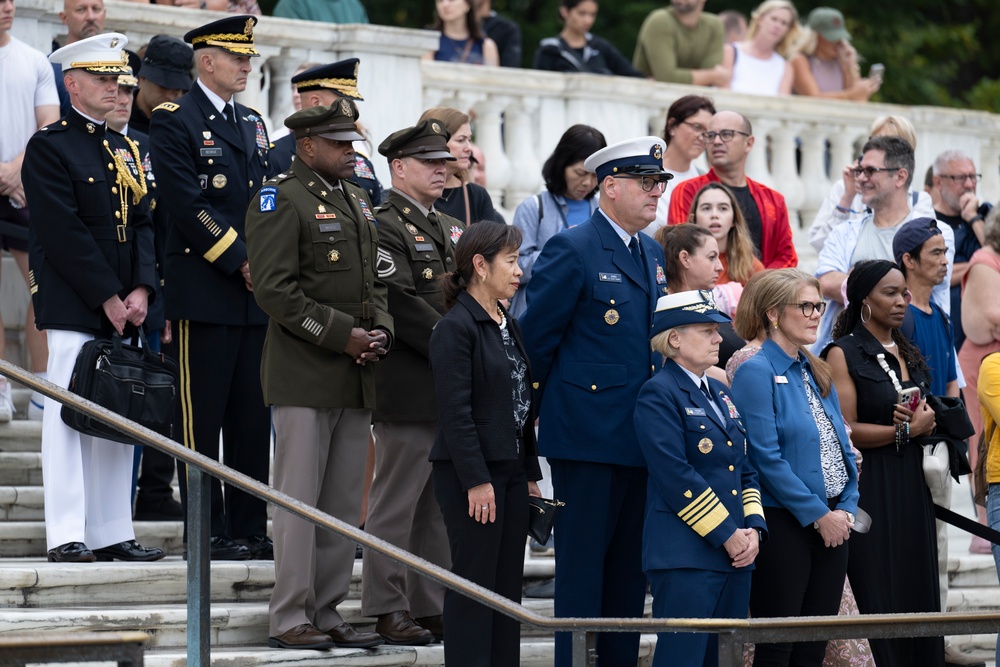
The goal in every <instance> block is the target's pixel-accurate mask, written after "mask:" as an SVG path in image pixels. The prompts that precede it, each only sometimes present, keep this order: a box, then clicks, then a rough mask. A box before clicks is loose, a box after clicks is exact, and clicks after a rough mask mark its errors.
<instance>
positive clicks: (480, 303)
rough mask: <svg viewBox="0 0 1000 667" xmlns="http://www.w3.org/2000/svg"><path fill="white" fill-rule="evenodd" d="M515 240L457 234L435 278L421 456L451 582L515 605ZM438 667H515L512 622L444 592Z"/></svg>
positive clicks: (521, 521) (518, 493)
mask: <svg viewBox="0 0 1000 667" xmlns="http://www.w3.org/2000/svg"><path fill="white" fill-rule="evenodd" d="M520 245H521V231H520V230H519V229H517V228H516V227H509V226H507V225H504V224H500V223H497V222H490V221H484V222H480V223H478V224H476V225H473V226H472V227H470V228H469V229H467V230H466V231H465V233H463V234H462V237H461V239H459V241H458V245H457V246H456V247H455V264H456V265H457V266H456V268H455V271H454V272H452V273H448V274H445V275H444V276H443V277H442V281H443V283H444V296H445V305H446V307H447V308H448V312H447V314H446V315H445V316H444V317H443V318H442V319H441V320H440V321H439V322H438V323H437V325H436V326H435V327H434V332H433V333H432V334H431V342H430V362H431V371H432V372H433V373H434V389H435V394H436V396H437V403H438V434H437V438H436V439H435V440H434V447H433V448H432V449H431V454H430V460H431V461H432V462H433V464H434V495H435V497H436V498H437V501H438V503H439V504H440V505H441V513H442V514H443V515H444V524H445V528H446V529H447V531H448V542H449V544H450V546H451V562H452V572H454V573H455V574H457V575H460V576H462V577H465V578H467V579H470V580H471V581H474V582H475V583H477V584H479V585H481V586H484V587H486V588H489V589H491V590H493V591H495V592H497V593H499V594H500V595H503V596H505V597H508V598H510V599H511V600H514V601H515V602H520V601H521V578H522V576H523V573H524V542H525V539H526V538H527V534H528V513H529V509H528V496H529V495H531V496H541V493H540V492H539V490H538V484H536V481H537V480H539V479H541V477H542V475H541V472H540V471H539V467H538V449H537V447H536V445H535V429H534V428H533V425H534V422H535V410H534V405H533V402H532V396H531V391H532V386H531V370H530V369H529V368H528V357H527V355H526V354H525V353H524V343H523V338H522V336H521V329H520V327H518V325H517V321H516V320H514V318H513V317H511V316H510V314H509V313H508V312H507V311H506V309H504V307H503V306H502V305H501V303H500V302H501V301H502V300H503V299H509V298H511V297H512V296H514V292H515V291H516V290H517V285H518V279H519V278H520V276H521V269H520V267H519V266H518V264H517V254H518V248H519V247H520ZM443 616H444V629H445V634H446V635H447V636H448V641H447V642H446V643H445V645H444V657H445V662H446V663H447V664H449V665H461V666H462V667H477V666H482V667H503V666H509V667H517V665H518V664H519V662H520V629H521V626H520V624H519V623H518V622H517V620H516V619H513V618H510V617H508V616H505V615H504V614H501V613H500V612H495V611H493V610H492V609H489V608H488V607H484V606H483V605H481V604H479V603H478V602H474V601H472V600H470V599H469V598H467V597H465V596H463V595H461V594H459V593H456V592H455V591H452V590H448V591H447V592H446V593H445V598H444V615H443Z"/></svg>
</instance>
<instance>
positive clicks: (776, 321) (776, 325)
mask: <svg viewBox="0 0 1000 667" xmlns="http://www.w3.org/2000/svg"><path fill="white" fill-rule="evenodd" d="M771 326H772V327H774V328H775V329H777V328H778V320H773V321H772V322H771Z"/></svg>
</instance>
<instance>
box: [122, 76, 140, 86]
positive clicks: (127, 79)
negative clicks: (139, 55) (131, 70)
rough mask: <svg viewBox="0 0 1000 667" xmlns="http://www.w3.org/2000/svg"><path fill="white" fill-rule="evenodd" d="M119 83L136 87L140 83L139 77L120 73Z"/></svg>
mask: <svg viewBox="0 0 1000 667" xmlns="http://www.w3.org/2000/svg"><path fill="white" fill-rule="evenodd" d="M118 85H119V86H130V87H132V88H136V87H138V85H139V79H137V78H135V77H134V76H132V75H131V74H119V75H118Z"/></svg>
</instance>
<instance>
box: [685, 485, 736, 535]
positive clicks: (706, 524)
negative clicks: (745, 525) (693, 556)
mask: <svg viewBox="0 0 1000 667" xmlns="http://www.w3.org/2000/svg"><path fill="white" fill-rule="evenodd" d="M678 516H679V517H680V518H681V520H682V521H684V523H686V524H687V525H689V526H691V528H692V529H693V530H694V531H695V532H696V533H698V534H699V535H701V536H702V537H705V536H706V535H708V534H709V533H710V532H712V531H713V530H715V529H716V528H718V527H719V524H721V523H722V522H723V521H725V520H726V519H727V518H728V517H729V512H728V510H726V507H725V506H724V505H723V504H722V503H721V502H720V501H719V498H718V496H716V495H715V492H714V491H712V489H711V487H709V488H707V489H705V491H704V492H702V494H701V495H700V496H698V497H697V498H696V499H695V500H694V502H692V503H691V504H690V505H688V506H687V507H685V508H684V509H683V510H681V511H680V512H679V513H678Z"/></svg>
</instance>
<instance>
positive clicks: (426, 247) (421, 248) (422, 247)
mask: <svg viewBox="0 0 1000 667" xmlns="http://www.w3.org/2000/svg"><path fill="white" fill-rule="evenodd" d="M413 248H414V250H416V251H417V252H430V251H431V250H434V244H433V243H414V244H413Z"/></svg>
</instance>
